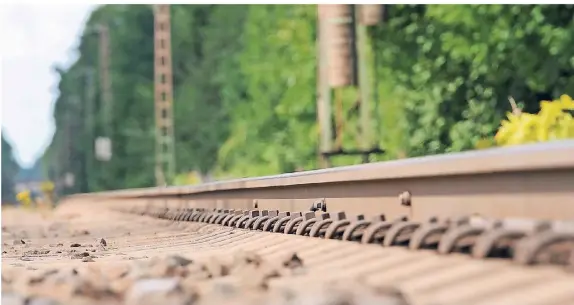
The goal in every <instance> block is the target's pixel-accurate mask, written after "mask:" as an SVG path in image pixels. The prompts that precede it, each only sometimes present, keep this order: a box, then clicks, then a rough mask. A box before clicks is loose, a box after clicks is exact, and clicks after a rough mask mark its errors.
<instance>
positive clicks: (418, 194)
mask: <svg viewBox="0 0 574 305" xmlns="http://www.w3.org/2000/svg"><path fill="white" fill-rule="evenodd" d="M405 195H406V196H408V197H409V198H407V200H406V201H405V200H404V199H405V198H403V197H401V196H405ZM76 196H82V197H84V196H88V197H92V198H93V199H99V200H104V201H108V202H118V201H122V202H126V200H127V201H132V202H134V201H136V202H140V203H142V204H143V203H145V204H152V203H154V204H162V205H165V206H176V207H177V206H179V207H183V206H186V207H188V208H193V207H195V208H205V209H235V210H249V209H253V208H258V209H267V210H281V211H290V212H305V211H308V210H309V208H310V206H311V205H312V204H313V203H315V202H317V201H321V202H323V203H324V205H325V206H326V207H327V211H329V212H335V211H344V212H345V213H346V214H347V216H354V215H359V214H362V215H364V216H367V217H370V216H376V215H379V214H381V213H384V214H385V215H387V217H400V216H408V217H410V218H412V219H415V220H425V219H428V218H429V217H432V216H436V215H441V216H459V215H462V214H469V213H479V214H482V215H485V216H490V217H529V218H536V219H572V218H574V141H556V142H550V143H544V144H533V145H523V146H517V147H509V148H494V149H487V150H481V151H471V152H463V153H451V154H445V155H437V156H427V157H420V158H411V159H404V160H397V161H388V162H378V163H372V164H366V165H356V166H345V167H338V168H331V169H325V170H315V171H307V172H298V173H289V174H282V175H275V176H265V177H257V178H245V179H237V180H230V181H221V182H212V183H205V184H201V185H195V186H174V187H164V188H157V187H154V188H143V189H129V190H119V191H109V192H101V193H90V194H80V195H76ZM72 197H73V196H72ZM118 204H119V203H118Z"/></svg>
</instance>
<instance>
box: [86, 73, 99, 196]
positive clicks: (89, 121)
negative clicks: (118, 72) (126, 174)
mask: <svg viewBox="0 0 574 305" xmlns="http://www.w3.org/2000/svg"><path fill="white" fill-rule="evenodd" d="M84 73H85V83H84V85H85V88H86V91H85V99H86V101H85V103H84V104H85V119H86V120H85V122H84V124H85V125H84V128H85V138H86V139H87V143H88V144H87V145H88V152H87V153H86V154H85V162H86V172H85V175H86V177H85V184H86V189H87V190H88V191H91V185H90V177H91V175H93V173H94V171H93V169H94V166H93V155H92V152H93V151H94V147H93V145H94V142H93V139H94V127H95V125H94V98H95V93H96V92H95V89H96V88H95V86H94V85H95V82H94V76H95V71H94V68H91V67H88V68H86V70H85V72H84Z"/></svg>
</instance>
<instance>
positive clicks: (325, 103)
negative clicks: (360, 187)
mask: <svg viewBox="0 0 574 305" xmlns="http://www.w3.org/2000/svg"><path fill="white" fill-rule="evenodd" d="M317 7H318V17H319V18H318V27H319V31H318V34H319V35H318V36H319V38H318V46H317V59H318V72H319V73H318V92H317V99H318V100H317V120H318V121H319V139H320V143H319V144H320V145H319V147H320V148H319V155H320V161H321V167H323V168H326V167H330V162H329V160H328V159H327V158H326V157H324V155H323V153H325V152H330V151H331V150H332V143H331V141H332V139H333V126H332V122H331V88H330V86H329V57H328V54H329V52H328V40H327V39H328V37H329V36H328V32H327V30H328V28H329V27H328V24H327V21H328V19H327V13H328V12H327V9H328V7H329V6H328V5H325V4H319V5H317Z"/></svg>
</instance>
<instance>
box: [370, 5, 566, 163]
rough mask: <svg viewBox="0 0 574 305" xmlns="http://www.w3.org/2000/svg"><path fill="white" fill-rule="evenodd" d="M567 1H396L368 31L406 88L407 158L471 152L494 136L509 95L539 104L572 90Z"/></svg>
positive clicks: (529, 106)
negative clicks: (426, 3) (377, 39)
mask: <svg viewBox="0 0 574 305" xmlns="http://www.w3.org/2000/svg"><path fill="white" fill-rule="evenodd" d="M572 13H574V6H572V5H566V6H563V5H562V6H561V5H478V6H475V5H448V6H447V5H429V6H422V5H417V6H411V5H396V6H391V7H390V9H389V17H390V20H389V22H388V24H387V25H383V26H379V27H378V28H376V29H375V30H374V31H373V35H374V36H375V37H380V38H381V39H380V45H379V47H378V48H377V50H379V52H380V53H381V57H382V64H383V65H384V66H386V67H388V69H389V70H390V71H391V72H390V73H392V76H393V78H394V80H393V81H394V83H395V88H396V90H400V91H402V92H404V93H405V96H406V99H405V118H406V120H407V121H408V124H407V130H406V134H407V135H408V136H409V141H408V147H407V148H408V153H409V155H424V154H434V153H442V152H446V151H460V150H464V149H470V148H472V147H473V146H474V143H475V142H476V141H477V140H479V139H480V138H482V137H485V136H488V135H492V134H493V133H494V131H495V130H496V128H497V125H498V122H499V121H500V119H501V118H502V116H503V115H504V112H505V110H506V109H507V106H508V103H507V97H508V96H513V97H514V98H516V99H517V100H522V101H524V102H525V107H526V108H525V109H526V110H529V111H532V110H535V109H537V107H538V104H537V102H538V101H539V100H540V99H551V97H552V96H557V95H559V94H562V93H568V94H572V90H573V88H574V78H573V77H572V71H573V67H574V62H573V61H572V58H574V50H573V49H572V48H569V47H568V46H569V44H570V43H571V42H572V37H574V36H573V34H574V32H573V30H574V23H573V22H572Z"/></svg>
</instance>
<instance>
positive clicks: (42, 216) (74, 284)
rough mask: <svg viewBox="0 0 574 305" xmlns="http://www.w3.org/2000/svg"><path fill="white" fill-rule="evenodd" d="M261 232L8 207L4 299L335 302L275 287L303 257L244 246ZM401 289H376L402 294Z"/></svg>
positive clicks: (83, 210) (82, 209)
mask: <svg viewBox="0 0 574 305" xmlns="http://www.w3.org/2000/svg"><path fill="white" fill-rule="evenodd" d="M236 235H237V237H236ZM231 237H233V238H231ZM267 237H269V236H267ZM253 239H255V242H253V241H252V240H253ZM258 239H259V240H261V236H259V235H256V234H253V233H251V232H235V230H234V229H231V228H220V227H216V226H206V225H204V224H197V223H190V222H182V223H174V222H172V221H167V220H160V219H154V218H150V217H145V216H137V215H130V214H125V213H119V212H114V211H111V210H110V209H108V208H105V207H99V206H97V205H88V204H78V205H71V204H69V205H63V206H61V207H59V208H57V209H56V210H54V211H51V212H43V213H40V212H32V211H24V210H20V209H6V210H3V212H2V304H166V303H169V304H220V303H230V304H231V303H232V304H300V303H301V301H297V300H299V298H301V297H304V298H305V299H307V300H308V301H310V302H311V303H310V304H330V303H331V301H329V299H328V298H329V297H331V296H330V295H329V294H326V293H323V294H321V293H319V292H320V291H313V290H311V292H312V293H311V295H308V296H305V294H304V293H302V292H303V290H306V289H303V290H301V289H300V290H299V291H298V292H296V293H295V294H296V295H297V296H294V292H293V291H291V290H284V289H280V288H277V289H270V288H269V285H268V282H269V280H271V279H277V278H280V277H289V278H290V277H296V276H297V275H298V273H305V271H304V267H303V261H302V260H301V258H300V257H298V256H297V254H296V253H295V252H292V251H286V252H285V251H279V252H282V253H275V254H280V255H278V256H277V255H276V256H275V257H277V259H272V260H269V259H267V260H265V259H263V257H262V256H260V255H259V254H256V253H255V252H254V251H250V250H249V249H247V250H246V249H243V248H249V247H244V246H246V245H248V244H249V242H251V245H252V246H253V245H257V240H258ZM274 239H275V240H276V241H277V242H281V239H277V236H275V238H274ZM267 244H270V245H273V244H276V243H275V242H272V243H269V239H268V241H267ZM263 245H265V243H263ZM238 246H239V247H238ZM252 248H253V247H252ZM255 248H259V247H255ZM283 252H284V253H283ZM317 287H318V289H324V288H321V287H319V286H317ZM327 288H328V287H327ZM395 294H396V293H390V294H389V293H388V292H385V293H383V294H380V293H373V294H372V296H371V298H374V299H373V300H377V299H380V300H381V301H384V302H386V303H384V304H401V302H402V299H401V297H400V296H398V295H395ZM321 295H323V296H322V298H325V299H324V300H323V299H319V298H318V297H321ZM365 296H366V295H365ZM365 296H361V298H365ZM343 297H344V298H349V297H350V296H347V295H346V296H342V298H343ZM365 301H367V302H369V304H370V303H371V302H372V301H370V300H369V299H366V300H365ZM293 302H295V303H293ZM325 302H327V303H325Z"/></svg>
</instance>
